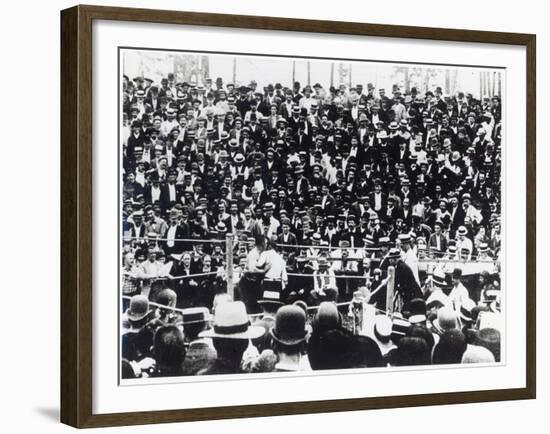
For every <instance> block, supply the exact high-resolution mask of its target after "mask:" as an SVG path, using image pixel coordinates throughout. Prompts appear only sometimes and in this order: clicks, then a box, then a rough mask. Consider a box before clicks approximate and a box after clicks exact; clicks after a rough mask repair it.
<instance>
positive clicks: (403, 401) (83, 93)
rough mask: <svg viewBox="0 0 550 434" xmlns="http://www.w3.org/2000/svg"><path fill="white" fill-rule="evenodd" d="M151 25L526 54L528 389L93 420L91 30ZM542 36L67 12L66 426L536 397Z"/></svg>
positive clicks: (106, 10) (141, 12)
mask: <svg viewBox="0 0 550 434" xmlns="http://www.w3.org/2000/svg"><path fill="white" fill-rule="evenodd" d="M94 20H111V21H130V22H154V23H168V24H186V25H195V26H214V27H220V26H221V27H233V28H244V29H269V30H285V31H298V32H318V33H329V34H347V35H364V36H378V37H392V38H411V39H427V40H446V41H459V42H474V43H492V44H510V45H519V46H524V47H526V53H527V56H526V57H527V65H526V68H527V69H526V70H527V82H526V92H527V94H526V98H527V118H526V119H527V137H526V143H527V172H526V173H527V179H526V183H527V209H526V213H527V214H526V215H527V227H526V228H524V230H525V233H526V239H527V245H526V248H527V255H526V258H527V262H526V270H527V273H526V274H527V280H526V282H525V284H526V290H527V303H526V308H527V310H526V321H527V324H526V331H527V336H526V345H527V348H526V355H527V357H526V361H525V362H526V387H525V388H518V389H506V390H479V391H472V392H456V393H437V394H428V395H410V396H393V397H380V398H358V399H344V400H329V401H309V402H299V403H278V404H260V405H244V406H232V407H218V408H200V409H182V410H166V411H147V412H136V413H118V414H92V389H93V387H92V382H93V378H92V309H91V306H92V279H93V275H92V245H93V243H92V206H93V202H92V158H93V155H92V22H93V21H94ZM535 56H536V37H535V35H531V34H518V33H501V32H488V31H472V30H456V29H440V28H424V27H410V26H394V25H381V24H364V23H349V22H332V21H316V20H303V19H288V18H272V17H259V16H241V15H220V14H210V13H196V12H177V11H167V10H146V9H130V8H114V7H97V6H76V7H73V8H70V9H66V10H64V11H62V12H61V81H62V83H63V86H62V90H61V95H60V97H61V421H62V422H63V423H66V424H69V425H72V426H75V427H82V428H83V427H99V426H116V425H133V424H146V423H162V422H180V421H199V420H212V419H224V418H244V417H257V416H276V415H289V414H303V413H322V412H336V411H351V410H365V409H381V408H398V407H409V406H425V405H440V404H455V403H473V402H482V401H502V400H517V399H532V398H535V396H536V377H535V375H536V344H535V342H536V328H535V324H536V316H535V312H536V309H535V307H536V286H535V285H536V282H535V276H536V215H535V214H536V155H535V148H536V146H535V143H536V116H535V112H536V95H535V90H536V75H535V74H536V64H535Z"/></svg>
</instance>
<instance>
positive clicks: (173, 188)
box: [160, 169, 181, 212]
mask: <svg viewBox="0 0 550 434" xmlns="http://www.w3.org/2000/svg"><path fill="white" fill-rule="evenodd" d="M177 177H178V172H177V170H175V169H172V170H170V171H169V172H168V179H167V182H166V183H165V184H163V185H161V187H160V192H161V193H160V206H161V208H162V209H163V210H164V211H165V212H166V211H167V210H169V209H170V208H171V207H172V206H174V205H175V204H176V203H181V190H180V188H179V186H177V185H176V179H177Z"/></svg>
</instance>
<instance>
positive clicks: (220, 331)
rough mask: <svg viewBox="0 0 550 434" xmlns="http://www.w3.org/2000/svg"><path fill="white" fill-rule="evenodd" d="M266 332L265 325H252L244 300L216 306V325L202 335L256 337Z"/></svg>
mask: <svg viewBox="0 0 550 434" xmlns="http://www.w3.org/2000/svg"><path fill="white" fill-rule="evenodd" d="M264 333H265V329H264V328H263V327H257V326H251V325H250V321H249V319H248V315H247V313H246V308H245V306H244V303H243V302H242V301H233V302H227V303H222V304H220V305H219V306H217V308H216V313H215V315H214V325H213V328H211V329H210V330H205V331H203V332H201V333H200V334H199V336H200V337H209V338H226V339H256V338H259V337H260V336H262V335H263V334H264Z"/></svg>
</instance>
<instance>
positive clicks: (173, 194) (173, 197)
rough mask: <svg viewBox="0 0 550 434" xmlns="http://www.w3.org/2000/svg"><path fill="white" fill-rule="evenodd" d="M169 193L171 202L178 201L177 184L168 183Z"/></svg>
mask: <svg viewBox="0 0 550 434" xmlns="http://www.w3.org/2000/svg"><path fill="white" fill-rule="evenodd" d="M168 193H169V195H170V202H175V201H176V186H175V185H174V184H170V183H168Z"/></svg>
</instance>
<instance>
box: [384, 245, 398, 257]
mask: <svg viewBox="0 0 550 434" xmlns="http://www.w3.org/2000/svg"><path fill="white" fill-rule="evenodd" d="M386 258H388V259H399V258H401V250H399V249H397V248H395V247H393V248H391V249H390V251H389V252H388V255H387V256H386Z"/></svg>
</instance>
